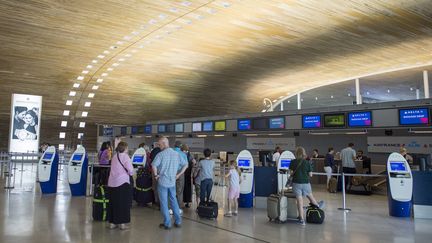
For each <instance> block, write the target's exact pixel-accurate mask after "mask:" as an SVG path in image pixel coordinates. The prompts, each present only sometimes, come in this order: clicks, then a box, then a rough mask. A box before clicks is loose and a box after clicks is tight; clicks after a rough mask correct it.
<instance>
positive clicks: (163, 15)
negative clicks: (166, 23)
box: [159, 14, 167, 19]
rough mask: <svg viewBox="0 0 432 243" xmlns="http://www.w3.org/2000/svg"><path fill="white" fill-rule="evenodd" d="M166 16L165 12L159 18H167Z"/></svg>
mask: <svg viewBox="0 0 432 243" xmlns="http://www.w3.org/2000/svg"><path fill="white" fill-rule="evenodd" d="M166 17H167V16H166V15H165V14H159V18H160V19H166Z"/></svg>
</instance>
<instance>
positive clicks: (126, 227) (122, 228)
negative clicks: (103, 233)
mask: <svg viewBox="0 0 432 243" xmlns="http://www.w3.org/2000/svg"><path fill="white" fill-rule="evenodd" d="M119 228H120V229H121V230H127V229H129V226H128V225H126V224H120V226H119Z"/></svg>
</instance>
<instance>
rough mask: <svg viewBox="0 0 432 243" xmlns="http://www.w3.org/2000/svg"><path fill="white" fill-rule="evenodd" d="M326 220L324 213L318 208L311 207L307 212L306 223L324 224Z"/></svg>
mask: <svg viewBox="0 0 432 243" xmlns="http://www.w3.org/2000/svg"><path fill="white" fill-rule="evenodd" d="M324 219H325V214H324V211H323V210H322V209H320V208H318V207H315V206H310V207H309V208H308V210H307V211H306V222H308V223H311V224H322V223H323V222H324Z"/></svg>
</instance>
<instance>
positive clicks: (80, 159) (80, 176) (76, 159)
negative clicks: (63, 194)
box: [68, 146, 88, 196]
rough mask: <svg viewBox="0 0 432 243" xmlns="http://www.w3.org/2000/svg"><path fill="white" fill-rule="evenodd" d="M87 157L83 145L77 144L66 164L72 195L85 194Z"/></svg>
mask: <svg viewBox="0 0 432 243" xmlns="http://www.w3.org/2000/svg"><path fill="white" fill-rule="evenodd" d="M87 167H88V159H87V154H86V150H85V148H84V147H82V146H79V147H78V148H77V149H76V150H75V152H74V153H73V154H72V156H71V158H70V160H69V165H68V180H69V187H70V190H71V194H72V196H85V195H86V188H87Z"/></svg>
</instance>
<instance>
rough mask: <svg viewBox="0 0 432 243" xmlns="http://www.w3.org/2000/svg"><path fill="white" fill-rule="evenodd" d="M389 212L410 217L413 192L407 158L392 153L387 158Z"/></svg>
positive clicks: (392, 214)
mask: <svg viewBox="0 0 432 243" xmlns="http://www.w3.org/2000/svg"><path fill="white" fill-rule="evenodd" d="M387 173H388V183H387V185H388V186H387V187H388V202H389V214H390V216H395V217H409V216H410V215H411V204H412V194H413V177H412V175H411V169H410V167H409V164H408V162H407V161H406V160H405V158H404V157H403V156H402V155H401V154H399V153H392V154H390V156H389V157H388V160H387Z"/></svg>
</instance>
